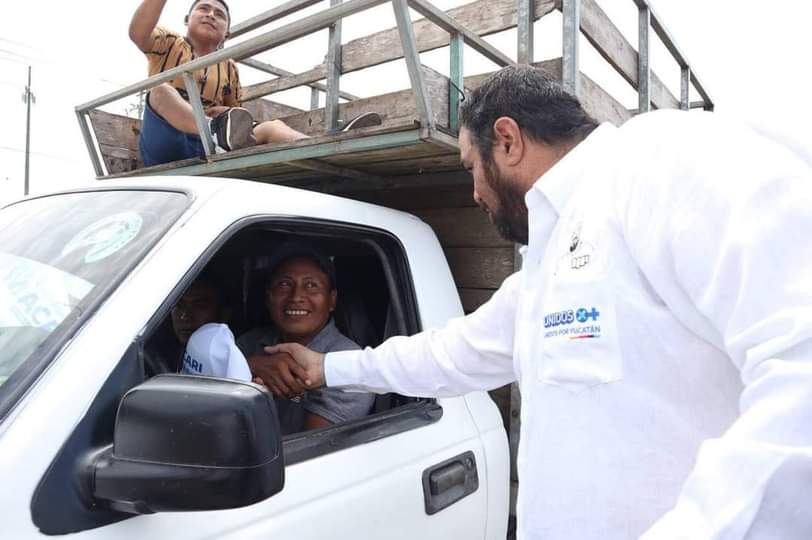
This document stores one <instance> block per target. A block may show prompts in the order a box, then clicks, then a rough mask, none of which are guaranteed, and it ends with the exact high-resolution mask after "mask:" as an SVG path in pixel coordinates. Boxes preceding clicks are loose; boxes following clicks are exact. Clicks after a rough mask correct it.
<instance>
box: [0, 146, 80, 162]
mask: <svg viewBox="0 0 812 540" xmlns="http://www.w3.org/2000/svg"><path fill="white" fill-rule="evenodd" d="M0 150H8V151H10V152H20V153H22V152H25V149H24V148H14V147H12V146H3V145H2V144H0ZM31 153H32V154H34V155H37V156H42V157H47V158H52V159H57V160H59V161H67V162H70V163H74V160H72V159H69V158H67V157H65V156H58V155H56V154H46V153H45V152H31Z"/></svg>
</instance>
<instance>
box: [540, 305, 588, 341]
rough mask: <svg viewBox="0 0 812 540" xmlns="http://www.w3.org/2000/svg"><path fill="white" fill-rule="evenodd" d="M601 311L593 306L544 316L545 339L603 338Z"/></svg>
mask: <svg viewBox="0 0 812 540" xmlns="http://www.w3.org/2000/svg"><path fill="white" fill-rule="evenodd" d="M600 316H601V312H600V310H598V308H596V307H594V306H592V307H590V308H585V307H580V308H577V309H564V310H561V311H554V312H552V313H548V314H547V315H545V316H544V328H545V329H547V331H546V332H545V333H544V337H545V338H554V337H561V336H564V337H567V338H568V339H595V338H599V337H601V325H600V323H599V320H600Z"/></svg>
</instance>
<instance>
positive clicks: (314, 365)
mask: <svg viewBox="0 0 812 540" xmlns="http://www.w3.org/2000/svg"><path fill="white" fill-rule="evenodd" d="M248 367H249V368H250V369H251V375H252V376H253V377H254V379H253V381H254V382H255V383H257V384H262V385H265V386H267V387H268V389H269V390H270V391H271V392H272V393H273V395H274V396H276V397H285V398H291V397H294V396H298V395H301V394H302V393H304V391H305V390H311V389H313V388H318V387H320V386H324V353H319V352H316V351H313V350H311V349H308V348H307V347H305V346H304V345H299V344H298V343H281V344H279V345H274V346H271V347H265V354H255V355H252V356H250V357H249V358H248Z"/></svg>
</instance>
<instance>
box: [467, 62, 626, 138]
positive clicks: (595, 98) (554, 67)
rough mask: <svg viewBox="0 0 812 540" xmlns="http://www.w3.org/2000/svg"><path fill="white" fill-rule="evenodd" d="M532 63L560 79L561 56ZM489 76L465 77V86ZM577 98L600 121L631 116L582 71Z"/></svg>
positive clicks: (477, 83)
mask: <svg viewBox="0 0 812 540" xmlns="http://www.w3.org/2000/svg"><path fill="white" fill-rule="evenodd" d="M533 65H534V66H535V67H537V68H541V69H543V70H545V71H547V72H548V73H550V74H551V75H553V76H554V77H555V78H556V79H558V80H559V81H560V80H561V70H562V60H561V58H553V59H552V60H545V61H543V62H535V63H534V64H533ZM489 76H490V73H484V74H482V75H474V76H472V77H466V78H465V87H466V88H470V89H474V88H476V87H477V86H479V85H480V84H482V82H483V81H484V80H485V79H486V78H488V77H489ZM578 99H579V100H580V101H581V105H582V106H583V107H584V110H586V112H588V113H589V114H590V115H591V116H592V117H593V118H595V119H596V120H598V121H600V122H612V123H613V124H615V125H618V126H619V125H620V124H622V123H623V122H625V121H626V120H628V119H629V118H631V116H632V115H631V113H629V111H628V110H627V109H626V107H624V106H623V105H622V104H621V103H620V102H619V101H617V100H616V99H615V98H613V97H612V96H611V95H610V94H609V93H608V92H606V91H605V90H604V89H603V88H601V87H600V86H599V85H598V84H597V83H595V81H593V80H592V79H590V78H589V77H587V76H586V75H584V74H583V73H581V77H580V80H579V84H578Z"/></svg>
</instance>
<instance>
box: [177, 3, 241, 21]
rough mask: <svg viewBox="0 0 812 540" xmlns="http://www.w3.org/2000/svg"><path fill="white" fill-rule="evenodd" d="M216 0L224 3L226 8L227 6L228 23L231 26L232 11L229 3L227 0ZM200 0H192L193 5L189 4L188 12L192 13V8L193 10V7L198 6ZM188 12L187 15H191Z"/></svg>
mask: <svg viewBox="0 0 812 540" xmlns="http://www.w3.org/2000/svg"><path fill="white" fill-rule="evenodd" d="M215 1H216V2H220V3H221V4H223V7H224V8H226V15H228V25H229V26H231V12H230V11H229V10H228V4H226V2H225V0H215ZM200 2H201V0H193V1H192V5H191V6H189V12H188V13H192V10H193V9H194V8H195V6H196V5H198V4H199V3H200ZM188 13H187V15H186V16H187V17H188V16H189V15H188Z"/></svg>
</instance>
